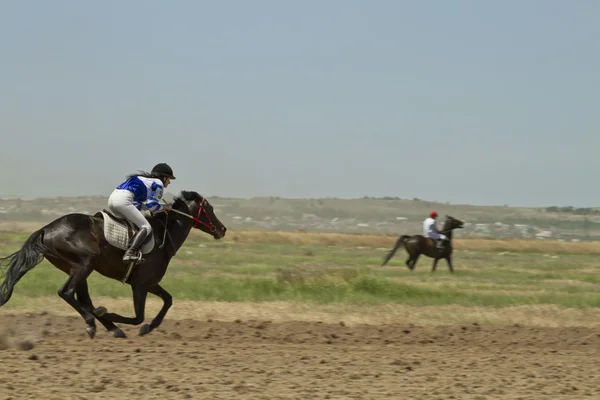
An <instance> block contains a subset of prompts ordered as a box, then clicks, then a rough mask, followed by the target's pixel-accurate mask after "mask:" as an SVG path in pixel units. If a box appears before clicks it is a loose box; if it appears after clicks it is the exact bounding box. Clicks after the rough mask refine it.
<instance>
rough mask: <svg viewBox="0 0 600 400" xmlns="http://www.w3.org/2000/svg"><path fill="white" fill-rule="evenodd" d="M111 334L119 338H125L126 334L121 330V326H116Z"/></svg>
mask: <svg viewBox="0 0 600 400" xmlns="http://www.w3.org/2000/svg"><path fill="white" fill-rule="evenodd" d="M113 336H114V337H116V338H119V339H126V338H127V335H125V332H123V330H122V329H121V328H117V329H115V330H114V331H113Z"/></svg>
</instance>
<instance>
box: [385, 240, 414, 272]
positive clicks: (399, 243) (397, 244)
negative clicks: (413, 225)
mask: <svg viewBox="0 0 600 400" xmlns="http://www.w3.org/2000/svg"><path fill="white" fill-rule="evenodd" d="M409 237H410V236H408V235H402V236H400V237H399V238H398V240H397V241H396V245H395V246H394V248H393V249H392V250H390V252H389V253H388V255H387V256H386V257H385V260H383V264H381V266H382V267H383V266H384V265H385V264H387V263H388V261H390V259H391V258H392V257H393V256H394V254H396V252H397V251H398V249H399V248H400V247H401V246H402V245H403V244H404V242H406V239H408V238H409Z"/></svg>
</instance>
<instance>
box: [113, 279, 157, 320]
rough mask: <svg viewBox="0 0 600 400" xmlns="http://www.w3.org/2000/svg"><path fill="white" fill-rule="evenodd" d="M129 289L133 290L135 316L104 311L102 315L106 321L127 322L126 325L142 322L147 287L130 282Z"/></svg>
mask: <svg viewBox="0 0 600 400" xmlns="http://www.w3.org/2000/svg"><path fill="white" fill-rule="evenodd" d="M131 289H132V291H133V308H134V310H135V317H133V318H130V317H124V316H122V315H119V314H115V313H106V314H104V315H103V316H102V318H104V319H105V320H107V321H111V322H116V323H121V324H128V325H139V324H141V323H142V322H144V310H145V308H146V296H147V295H148V288H147V287H146V286H145V285H140V284H132V285H131Z"/></svg>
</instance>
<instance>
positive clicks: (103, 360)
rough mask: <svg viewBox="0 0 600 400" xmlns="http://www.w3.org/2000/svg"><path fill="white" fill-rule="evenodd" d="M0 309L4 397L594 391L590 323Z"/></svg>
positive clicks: (575, 394)
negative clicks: (109, 315) (145, 331)
mask: <svg viewBox="0 0 600 400" xmlns="http://www.w3.org/2000/svg"><path fill="white" fill-rule="evenodd" d="M100 327H101V326H100V325H99V326H98V328H99V330H98V335H97V336H96V338H95V339H94V340H90V339H89V338H88V337H87V336H86V334H85V330H84V324H83V321H82V320H81V318H79V317H74V316H59V315H51V314H48V313H27V314H23V313H20V314H19V313H0V361H1V366H0V371H1V372H0V399H14V400H17V399H18V400H20V399H35V398H40V399H111V400H114V399H121V398H127V399H160V398H164V399H385V398H392V399H419V400H423V399H465V400H467V399H490V400H491V399H494V400H495V399H542V398H543V399H557V398H558V399H600V358H599V355H600V331H599V330H598V329H594V328H544V327H539V328H538V327H535V328H529V327H522V326H508V327H507V326H505V327H492V326H479V325H456V326H437V327H429V326H428V327H417V326H412V325H408V324H399V325H352V326H349V325H347V324H344V323H343V322H340V323H337V324H331V323H330V324H326V323H319V322H294V321H290V322H269V321H245V320H243V321H210V320H209V321H207V320H203V321H198V320H191V319H190V320H179V321H177V320H175V321H174V320H168V319H167V320H166V321H165V323H164V324H163V325H162V326H161V328H160V329H159V330H157V331H154V332H152V333H151V334H150V335H149V336H146V337H139V336H137V328H135V329H134V327H130V326H127V325H122V327H123V328H124V329H125V331H126V333H127V334H128V335H129V338H127V339H114V338H113V337H112V336H110V335H109V334H108V333H106V332H105V331H103V330H100Z"/></svg>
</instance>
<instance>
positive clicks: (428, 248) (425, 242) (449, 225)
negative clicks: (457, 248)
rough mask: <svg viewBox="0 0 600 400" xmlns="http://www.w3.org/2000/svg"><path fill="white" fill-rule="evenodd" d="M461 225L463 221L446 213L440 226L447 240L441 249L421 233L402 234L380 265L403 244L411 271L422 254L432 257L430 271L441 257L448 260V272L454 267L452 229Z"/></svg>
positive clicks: (385, 262) (407, 264)
mask: <svg viewBox="0 0 600 400" xmlns="http://www.w3.org/2000/svg"><path fill="white" fill-rule="evenodd" d="M463 226H464V222H463V221H461V220H459V219H456V218H453V217H451V216H449V215H446V221H445V222H444V227H443V228H442V230H441V233H443V234H444V235H446V237H447V238H448V240H447V241H445V243H444V245H443V246H442V248H441V249H439V248H438V247H437V246H436V242H435V240H433V239H431V238H426V237H425V236H423V235H412V236H411V235H402V236H400V237H399V238H398V240H397V241H396V245H395V246H394V248H393V249H392V250H390V252H389V253H388V255H387V256H386V257H385V259H384V260H383V264H381V266H382V267H383V266H384V265H386V264H387V263H388V261H389V260H390V259H391V258H392V257H393V256H394V254H395V253H396V251H397V250H398V249H399V248H400V247H402V246H403V245H404V248H405V249H406V252H407V253H408V258H407V259H406V266H407V267H408V269H410V270H411V271H413V270H414V269H415V264H416V263H417V260H418V259H419V256H421V254H423V255H426V256H427V257H431V258H433V267H432V269H431V272H433V271H435V269H436V267H437V262H438V260H441V259H445V260H446V261H447V262H448V268H450V272H454V268H453V267H452V231H453V230H454V229H460V228H462V227H463Z"/></svg>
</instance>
